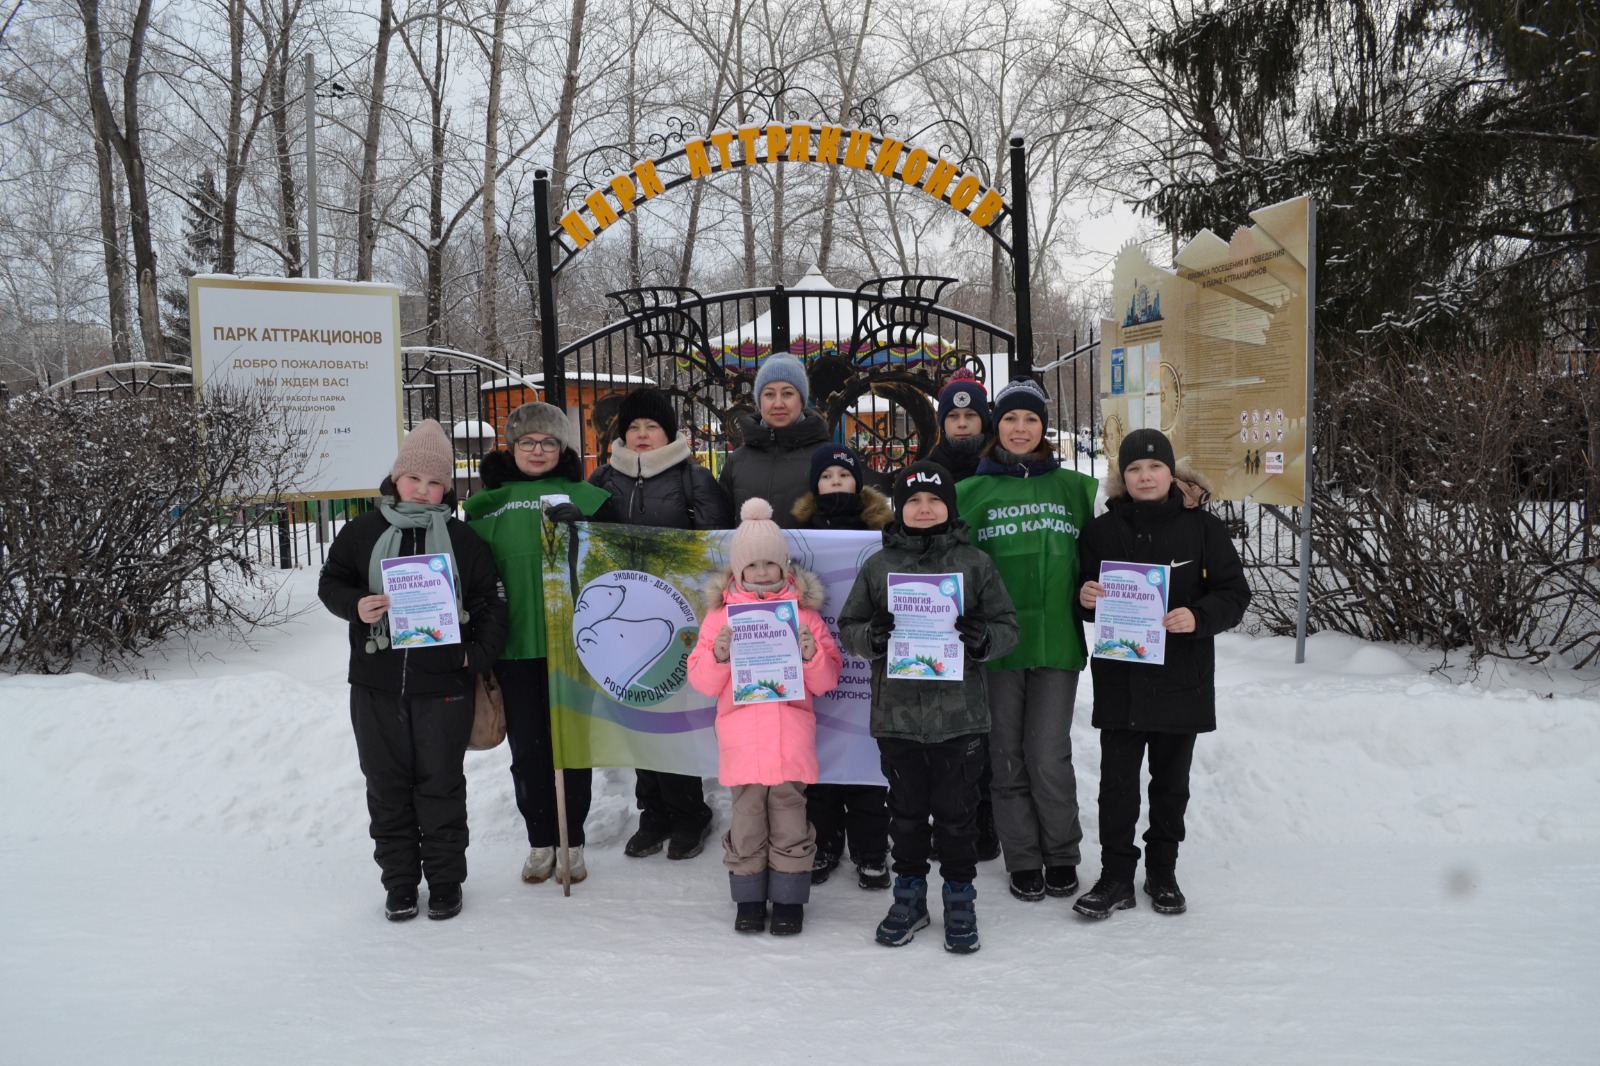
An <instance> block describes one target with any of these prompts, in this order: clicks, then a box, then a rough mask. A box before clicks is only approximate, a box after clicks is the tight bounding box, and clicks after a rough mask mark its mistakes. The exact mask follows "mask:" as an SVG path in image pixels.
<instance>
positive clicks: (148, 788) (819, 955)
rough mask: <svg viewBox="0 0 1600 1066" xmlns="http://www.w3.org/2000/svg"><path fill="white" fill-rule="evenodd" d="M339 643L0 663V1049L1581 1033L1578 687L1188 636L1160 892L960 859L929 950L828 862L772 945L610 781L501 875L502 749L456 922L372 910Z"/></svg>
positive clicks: (1584, 913) (1540, 1050)
mask: <svg viewBox="0 0 1600 1066" xmlns="http://www.w3.org/2000/svg"><path fill="white" fill-rule="evenodd" d="M307 586H308V582H307V580H306V578H305V576H304V575H297V579H296V581H295V582H294V584H293V586H292V587H293V588H294V589H295V590H297V591H298V592H299V593H300V594H302V595H303V594H304V591H305V588H306V587H307ZM341 642H342V635H341V633H340V631H339V625H338V623H336V622H333V621H332V620H331V619H327V618H325V617H322V616H318V615H314V614H313V615H308V616H307V617H306V618H305V620H304V621H302V622H301V623H298V624H296V625H294V626H292V627H290V628H289V629H287V630H285V631H283V632H281V633H278V634H274V635H272V636H271V637H270V638H268V639H267V640H265V641H263V642H262V644H261V646H260V647H259V648H258V649H256V650H253V651H247V650H243V649H238V648H222V647H207V648H202V649H200V650H201V652H202V654H201V655H200V656H199V657H198V658H196V659H193V660H190V659H188V658H186V657H184V656H179V657H177V658H175V659H173V660H171V661H168V662H164V663H163V662H153V663H151V664H150V665H149V671H148V672H149V673H150V674H151V675H152V676H151V678H148V679H141V680H122V681H117V682H106V681H101V680H97V679H94V678H91V677H87V676H84V675H71V676H68V677H55V678H39V677H17V678H4V679H0V812H3V819H0V899H3V900H5V901H6V906H5V908H4V912H3V917H0V945H3V955H0V958H3V960H4V961H3V963H0V1062H3V1063H5V1064H7V1066H11V1064H34V1063H38V1064H57V1063H107V1062H116V1063H218V1062H226V1063H280V1062H285V1061H295V1062H298V1063H304V1064H311V1063H366V1062H373V1063H378V1062H383V1063H392V1062H396V1061H430V1060H435V1059H440V1058H443V1057H445V1056H449V1057H451V1058H453V1059H454V1060H455V1061H460V1062H499V1061H512V1060H515V1061H518V1062H535V1063H545V1062H569V1061H573V1062H575V1061H585V1062H692V1063H741V1062H758V1063H788V1062H858V1061H859V1062H863V1063H870V1064H873V1066H877V1064H887V1063H900V1062H907V1063H909V1062H972V1061H977V1060H993V1061H995V1062H997V1063H1009V1062H1013V1061H1015V1062H1062V1061H1077V1062H1082V1063H1086V1064H1095V1063H1145V1062H1156V1061H1163V1062H1172V1063H1218V1064H1221V1063H1230V1064H1232V1063H1495V1064H1500V1063H1515V1062H1531V1063H1538V1064H1540V1066H1548V1064H1551V1063H1591V1062H1595V1061H1600V1050H1597V1049H1600V1017H1597V1014H1600V1012H1597V1011H1596V1010H1595V1004H1596V1003H1600V961H1597V957H1596V951H1597V948H1600V911H1597V909H1596V908H1595V906H1594V904H1593V896H1594V893H1595V890H1596V887H1597V886H1600V856H1597V851H1596V845H1597V843H1600V703H1597V700H1596V699H1595V696H1594V692H1595V691H1596V690H1597V680H1600V679H1597V678H1596V677H1594V676H1589V677H1587V678H1582V677H1580V678H1573V677H1570V676H1567V675H1563V674H1559V673H1556V674H1552V675H1549V676H1546V675H1538V674H1532V673H1525V672H1524V673H1516V674H1514V675H1507V676H1503V677H1500V678H1495V679H1492V680H1490V681H1479V682H1477V683H1474V684H1469V685H1461V684H1456V683H1453V682H1451V681H1449V680H1447V679H1445V678H1443V677H1441V676H1438V675H1433V674H1429V673H1428V672H1427V670H1426V669H1424V668H1422V667H1419V666H1418V665H1415V664H1414V663H1413V662H1410V661H1408V659H1407V658H1406V657H1404V656H1402V655H1400V654H1396V653H1395V652H1394V651H1392V650H1390V649H1386V648H1382V647H1377V646H1371V645H1363V644H1360V643H1359V642H1355V641H1348V640H1344V639H1342V638H1317V639H1316V640H1314V641H1313V643H1312V654H1311V663H1310V664H1309V665H1308V666H1304V667H1295V666H1293V665H1292V664H1291V663H1290V662H1289V660H1290V659H1291V658H1292V645H1291V643H1290V642H1288V641H1283V640H1273V639H1261V640H1251V639H1248V638H1245V637H1238V636H1232V637H1228V638H1225V639H1224V640H1223V641H1222V642H1221V644H1220V646H1219V657H1220V658H1221V659H1222V662H1221V664H1220V671H1219V672H1220V675H1221V677H1222V678H1223V679H1224V685H1223V688H1222V689H1221V691H1220V692H1219V696H1220V714H1219V717H1220V719H1221V729H1220V730H1219V732H1217V733H1216V734H1212V735H1209V736H1207V737H1203V738H1202V739H1201V741H1200V747H1199V750H1198V753H1197V760H1196V773H1195V782H1194V784H1195V789H1194V792H1195V795H1194V800H1193V803H1192V806H1191V814H1192V817H1191V822H1190V836H1189V842H1188V843H1187V844H1186V845H1185V850H1184V854H1183V859H1182V861H1181V862H1180V865H1179V874H1180V878H1181V880H1182V882H1183V885H1184V888H1185V890H1186V891H1187V892H1188V895H1189V898H1190V902H1191V910H1190V913H1189V914H1186V915H1183V916H1181V917H1164V916H1161V915H1157V914H1155V913H1153V912H1152V911H1151V910H1150V909H1149V908H1148V906H1147V905H1146V901H1145V899H1144V897H1142V896H1141V898H1140V906H1139V908H1138V909H1137V910H1134V911H1131V912H1123V913H1119V914H1117V915H1116V916H1114V917H1112V918H1111V919H1109V920H1107V921H1106V922H1103V923H1099V924H1093V923H1089V922H1087V921H1085V920H1082V919H1079V918H1077V917H1075V916H1073V915H1071V914H1070V913H1069V906H1068V903H1067V902H1066V901H1061V900H1046V901H1044V902H1042V903H1034V904H1025V903H1020V902H1018V901H1016V900H1014V899H1012V898H1010V896H1009V895H1008V894H1007V893H1006V890H1005V885H1004V877H1003V873H1002V872H1001V865H1000V864H999V863H988V864H985V865H984V866H983V867H982V869H981V873H980V877H979V882H978V886H979V899H978V915H979V922H980V928H981V931H982V935H983V943H984V947H983V950H982V951H981V952H980V953H979V954H978V955H976V956H973V957H970V958H956V957H952V956H948V955H946V954H945V953H944V952H942V951H941V950H939V942H938V941H939V938H938V936H937V928H936V927H935V928H934V929H931V930H929V931H928V932H926V933H923V934H921V935H920V936H919V938H918V939H917V941H916V942H914V943H913V944H911V945H909V946H907V947H905V948H902V949H898V950H889V949H885V948H881V947H878V946H877V945H875V944H873V943H872V942H871V930H872V927H873V925H874V924H875V923H876V921H877V919H878V918H879V917H881V915H882V912H883V909H884V908H885V907H886V906H887V894H886V893H872V892H864V891H861V890H860V889H858V888H856V887H855V885H854V883H853V878H851V877H850V876H848V869H846V870H842V871H841V872H840V873H839V874H836V875H835V877H834V879H833V881H831V882H830V883H829V884H827V885H825V886H822V887H820V888H818V889H817V890H816V892H815V894H814V896H813V901H812V905H811V906H810V907H809V908H808V909H807V921H806V931H805V933H804V934H803V935H802V936H800V937H798V938H795V939H792V940H778V939H775V938H773V937H771V936H766V935H762V936H755V937H738V936H735V935H734V934H733V933H732V932H731V929H730V924H731V917H732V909H731V905H729V904H728V903H727V902H726V895H725V893H726V882H725V875H724V874H723V872H722V868H721V865H720V862H719V861H718V859H719V856H718V854H717V849H716V848H715V846H713V847H712V848H711V850H709V851H708V852H707V853H706V854H705V855H703V856H701V857H700V858H697V859H695V860H693V861H690V862H685V863H669V862H667V861H666V860H665V859H664V858H662V857H660V856H656V857H654V858H651V859H646V860H630V859H626V858H624V857H623V855H622V853H621V847H620V842H621V840H622V839H624V837H625V835H626V833H627V831H628V829H629V828H630V827H629V824H628V823H629V807H630V806H631V804H630V798H629V793H630V792H631V783H632V776H631V772H628V771H607V772H605V773H604V774H602V775H600V777H599V778H598V779H597V796H596V803H595V810H594V814H593V815H592V817H591V819H590V823H589V824H590V831H591V842H592V849H591V853H590V866H591V870H592V873H591V877H590V880H589V881H588V882H587V883H585V884H582V885H578V886H576V887H575V888H574V890H573V895H572V897H571V898H570V899H563V898H562V897H561V894H560V889H559V888H558V887H556V886H554V885H543V886H526V885H523V884H521V883H520V882H519V881H518V880H517V878H516V873H517V870H518V868H519V866H520V863H521V859H522V854H523V847H522V845H521V842H520V832H519V825H518V824H517V819H516V814H515V808H514V805H513V803H512V799H511V793H510V787H509V776H508V775H507V774H506V772H505V765H506V761H507V758H508V756H507V754H506V752H505V751H504V749H502V750H499V751H495V752H488V753H483V754H474V755H472V756H470V757H469V762H468V766H469V776H470V789H471V822H472V827H473V841H474V842H473V846H472V848H471V851H470V852H469V862H470V864H471V869H472V876H471V878H470V880H469V881H468V883H467V888H466V909H465V911H464V913H463V914H462V915H461V917H459V918H457V919H455V920H454V921H450V922H442V923H435V922H429V921H427V920H426V919H419V920H417V921H414V922H411V923H408V924H405V925H391V924H390V923H387V922H385V921H383V919H382V917H381V914H380V904H381V899H382V893H381V890H380V888H379V885H378V880H377V871H376V867H374V866H373V865H372V864H371V861H370V858H369V853H370V843H369V842H368V841H367V839H366V836H365V812H364V808H363V803H362V790H361V781H360V775H359V772H358V771H357V768H356V761H355V753H354V745H353V742H352V741H351V739H350V736H349V726H348V719H347V717H346V712H345V689H344V686H343V683H342V676H343V648H342V643H341ZM1084 687H1085V689H1087V687H1088V686H1087V680H1086V683H1085V686H1084ZM1087 698H1088V693H1087V692H1086V691H1085V692H1083V693H1081V694H1080V704H1079V708H1080V720H1079V722H1078V723H1077V724H1076V726H1075V728H1074V741H1075V744H1076V746H1077V748H1078V753H1077V757H1076V760H1075V761H1076V762H1077V764H1078V767H1079V793H1080V798H1081V800H1082V801H1083V804H1084V818H1085V829H1086V831H1087V833H1088V836H1087V839H1086V840H1085V845H1086V847H1085V866H1084V869H1083V873H1084V875H1085V876H1086V878H1087V879H1092V877H1093V874H1094V872H1095V870H1096V868H1097V867H1098V860H1097V849H1096V848H1095V846H1094V810H1095V804H1094V793H1095V788H1096V785H1097V774H1096V773H1095V766H1096V762H1097V759H1098V746H1097V743H1096V735H1095V732H1094V730H1093V729H1091V728H1089V727H1088V723H1087ZM716 803H717V804H718V810H719V824H721V823H725V820H726V809H727V805H726V796H725V794H723V793H720V792H718V793H717V794H716ZM935 923H936V926H937V908H935Z"/></svg>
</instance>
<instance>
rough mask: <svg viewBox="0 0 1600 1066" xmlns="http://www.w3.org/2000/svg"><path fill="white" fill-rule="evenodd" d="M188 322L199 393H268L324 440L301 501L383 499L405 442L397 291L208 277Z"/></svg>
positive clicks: (194, 282)
mask: <svg viewBox="0 0 1600 1066" xmlns="http://www.w3.org/2000/svg"><path fill="white" fill-rule="evenodd" d="M189 322H190V325H189V332H190V340H191V345H192V349H193V351H194V379H195V387H196V388H203V387H206V386H213V385H219V384H225V385H230V386H233V387H236V388H243V389H260V390H264V391H266V392H269V393H271V394H273V395H274V396H276V397H278V399H279V400H280V402H281V403H282V404H283V405H284V407H285V408H287V409H288V410H289V411H290V412H292V413H294V414H295V415H297V416H298V418H297V419H296V422H297V429H298V431H300V432H302V433H306V434H310V435H312V436H313V437H314V438H315V442H316V447H314V448H311V449H309V451H310V466H309V467H308V469H307V470H306V471H305V473H304V476H303V477H302V479H301V480H300V481H299V482H297V483H296V484H295V485H294V486H293V488H294V491H296V492H298V493H303V494H304V495H307V496H321V497H329V498H331V497H341V496H371V495H376V494H377V490H378V484H379V482H381V481H382V480H383V475H384V473H385V471H386V470H387V464H388V463H389V462H390V461H391V460H392V459H393V458H394V454H395V451H396V449H397V448H398V447H399V445H400V438H401V436H402V433H403V429H402V426H401V400H400V384H401V382H400V290H399V289H398V288H397V287H395V286H393V285H385V284H379V283H375V282H340V281H317V280H289V279H282V278H235V277H231V276H225V275H201V276H198V277H193V278H190V279H189ZM286 443H287V442H285V446H286ZM262 446H263V447H272V446H273V445H272V444H271V442H267V441H263V442H262Z"/></svg>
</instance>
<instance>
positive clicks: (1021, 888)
mask: <svg viewBox="0 0 1600 1066" xmlns="http://www.w3.org/2000/svg"><path fill="white" fill-rule="evenodd" d="M1044 892H1045V886H1044V875H1043V874H1041V873H1040V872H1039V871H1038V870H1014V871H1012V874H1011V894H1012V895H1013V896H1016V897H1017V898H1018V899H1020V900H1022V901H1024V902H1026V903H1037V902H1039V901H1040V900H1041V899H1044Z"/></svg>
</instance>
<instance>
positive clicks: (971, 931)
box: [944, 881, 979, 955]
mask: <svg viewBox="0 0 1600 1066" xmlns="http://www.w3.org/2000/svg"><path fill="white" fill-rule="evenodd" d="M977 898H978V890H977V888H976V887H975V886H974V885H973V884H972V882H971V881H946V882H945V883H944V949H945V950H946V951H951V952H954V953H955V954H957V955H971V954H972V953H973V952H974V951H977V950H978V947H979V944H978V912H977V910H976V909H975V908H974V907H973V901H974V900H975V899H977Z"/></svg>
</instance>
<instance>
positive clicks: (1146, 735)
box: [1072, 429, 1250, 918]
mask: <svg viewBox="0 0 1600 1066" xmlns="http://www.w3.org/2000/svg"><path fill="white" fill-rule="evenodd" d="M1117 466H1118V474H1117V475H1113V476H1112V478H1111V479H1110V481H1109V483H1108V485H1107V490H1106V491H1107V496H1108V499H1107V501H1106V506H1107V508H1108V510H1107V512H1106V513H1105V514H1103V515H1100V516H1099V517H1097V518H1095V519H1094V520H1093V521H1091V522H1090V523H1089V525H1088V527H1087V528H1086V529H1084V531H1083V536H1082V538H1081V540H1080V542H1079V554H1080V558H1081V567H1080V573H1083V574H1086V575H1091V576H1090V578H1089V580H1087V581H1085V582H1083V585H1082V587H1081V588H1080V590H1079V593H1078V603H1079V604H1080V605H1081V606H1082V607H1083V608H1084V612H1085V618H1087V619H1088V620H1090V622H1091V624H1092V622H1093V619H1094V609H1095V604H1096V603H1097V602H1098V601H1099V599H1100V597H1101V596H1103V595H1105V586H1103V585H1102V584H1101V583H1100V581H1099V574H1100V564H1101V563H1102V562H1106V561H1113V562H1132V563H1162V564H1165V565H1167V566H1170V567H1171V568H1172V569H1171V575H1172V576H1171V579H1170V583H1169V584H1168V586H1167V614H1166V616H1165V617H1164V618H1163V619H1162V626H1163V628H1165V629H1166V631H1167V642H1166V655H1165V661H1164V662H1163V663H1162V664H1161V665H1159V666H1155V665H1149V664H1145V663H1132V662H1121V661H1118V660H1113V659H1091V660H1090V662H1089V670H1090V672H1091V673H1092V675H1093V677H1094V725H1095V728H1097V729H1099V730H1100V879H1099V880H1098V881H1096V882H1095V886H1094V888H1092V889H1090V890H1089V891H1088V892H1086V893H1084V894H1083V895H1082V896H1080V897H1078V901H1077V902H1076V903H1075V904H1073V908H1072V909H1073V910H1075V911H1077V912H1078V913H1079V914H1082V915H1085V916H1086V917H1089V918H1105V917H1108V916H1109V915H1110V914H1111V912H1112V911H1116V910H1123V909H1125V908H1128V907H1132V906H1135V905H1136V904H1135V897H1134V892H1133V874H1134V868H1135V866H1136V865H1137V864H1138V861H1139V848H1138V846H1137V845H1136V844H1135V843H1134V832H1135V830H1136V829H1137V827H1138V824H1139V770H1140V763H1141V762H1142V761H1143V759H1144V753H1145V751H1146V750H1147V749H1148V751H1149V753H1150V828H1149V829H1148V830H1147V831H1146V832H1145V835H1144V842H1145V852H1144V872H1145V881H1144V890H1145V893H1146V894H1147V895H1149V896H1150V904H1151V906H1152V907H1154V908H1155V910H1156V911H1158V912H1159V913H1162V914H1182V913H1183V912H1184V910H1186V909H1187V906H1188V904H1187V902H1186V901H1185V899H1184V896H1183V892H1182V890H1181V889H1179V888H1178V880H1177V876H1176V872H1175V870H1176V866H1177V862H1178V845H1179V844H1180V843H1182V841H1183V837H1184V826H1183V816H1184V811H1185V810H1186V809H1187V807H1188V804H1189V766H1190V763H1191V762H1192V761H1193V758H1194V742H1195V737H1196V735H1197V734H1199V733H1208V732H1210V731H1212V730H1214V729H1216V727H1217V715H1216V683H1215V673H1216V653H1215V646H1214V645H1215V641H1214V639H1213V638H1214V637H1215V636H1216V635H1217V634H1218V633H1221V632H1223V631H1225V630H1228V629H1232V628H1233V627H1234V626H1236V625H1238V624H1239V621H1240V619H1242V618H1243V617H1244V610H1245V607H1246V606H1247V605H1248V604H1249V603H1250V587H1249V585H1248V584H1247V583H1246V581H1245V577H1244V566H1243V564H1242V563H1241V562H1240V561H1239V553H1238V552H1237V551H1235V550H1234V547H1233V541H1232V540H1230V539H1229V537H1228V532H1227V530H1226V529H1225V528H1224V526H1223V525H1222V522H1221V520H1220V519H1218V518H1217V517H1216V516H1215V515H1213V514H1211V513H1210V512H1208V511H1206V510H1205V509H1204V506H1203V505H1204V503H1205V501H1206V500H1207V499H1209V498H1210V495H1211V493H1210V486H1209V485H1208V484H1206V482H1205V480H1204V479H1203V478H1201V477H1199V476H1198V475H1195V474H1193V473H1192V472H1190V471H1187V470H1182V471H1180V470H1178V469H1177V466H1176V462H1175V460H1174V457H1173V453H1172V444H1171V442H1170V441H1168V440H1167V438H1166V437H1165V436H1164V435H1162V433H1161V432H1160V431H1159V430H1154V429H1140V430H1135V431H1134V432H1132V433H1129V434H1128V435H1127V436H1126V437H1124V438H1123V439H1122V445H1121V447H1120V448H1119V449H1118V453H1117ZM1119 475H1120V476H1119ZM1091 643H1093V642H1092V641H1091Z"/></svg>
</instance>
